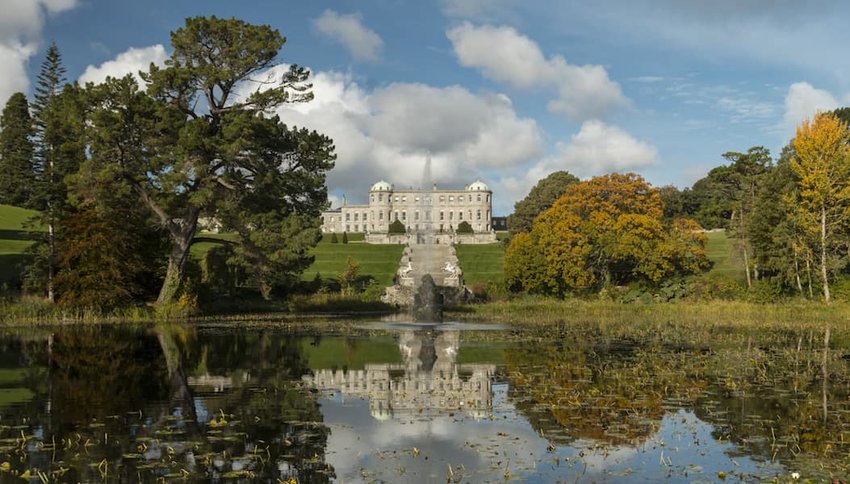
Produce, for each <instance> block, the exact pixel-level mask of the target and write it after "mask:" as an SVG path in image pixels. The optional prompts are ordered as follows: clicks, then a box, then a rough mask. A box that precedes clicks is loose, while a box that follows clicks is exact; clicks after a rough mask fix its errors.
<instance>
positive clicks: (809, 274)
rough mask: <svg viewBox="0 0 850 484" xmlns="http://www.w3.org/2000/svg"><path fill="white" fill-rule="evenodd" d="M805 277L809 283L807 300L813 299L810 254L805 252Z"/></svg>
mask: <svg viewBox="0 0 850 484" xmlns="http://www.w3.org/2000/svg"><path fill="white" fill-rule="evenodd" d="M806 276H807V279H808V281H809V299H814V298H815V293H814V292H813V291H812V253H811V251H808V250H807V251H806Z"/></svg>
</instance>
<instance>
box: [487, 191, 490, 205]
mask: <svg viewBox="0 0 850 484" xmlns="http://www.w3.org/2000/svg"><path fill="white" fill-rule="evenodd" d="M487 203H490V194H489V193H488V194H487Z"/></svg>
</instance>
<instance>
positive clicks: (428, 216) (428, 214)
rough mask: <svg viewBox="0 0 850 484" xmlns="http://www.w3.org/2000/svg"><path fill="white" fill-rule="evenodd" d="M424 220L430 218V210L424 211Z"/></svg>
mask: <svg viewBox="0 0 850 484" xmlns="http://www.w3.org/2000/svg"><path fill="white" fill-rule="evenodd" d="M425 220H431V212H425Z"/></svg>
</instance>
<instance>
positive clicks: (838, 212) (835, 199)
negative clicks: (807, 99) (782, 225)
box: [791, 113, 850, 302]
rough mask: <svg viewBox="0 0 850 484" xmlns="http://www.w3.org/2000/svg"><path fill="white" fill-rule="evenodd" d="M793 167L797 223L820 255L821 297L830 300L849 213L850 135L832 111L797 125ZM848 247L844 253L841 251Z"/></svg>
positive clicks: (844, 246)
mask: <svg viewBox="0 0 850 484" xmlns="http://www.w3.org/2000/svg"><path fill="white" fill-rule="evenodd" d="M792 144H793V146H794V151H795V155H794V157H793V158H792V159H791V169H792V170H794V173H795V174H796V175H797V177H798V179H799V181H798V183H797V185H798V188H799V195H798V196H797V197H796V198H797V199H796V200H795V201H796V203H795V204H794V205H795V206H796V213H795V214H794V215H796V219H797V220H798V221H799V222H800V225H801V226H802V228H803V230H804V231H805V233H807V234H808V237H807V239H808V240H809V241H811V245H812V246H813V247H811V248H812V249H813V250H812V251H813V252H814V253H816V254H818V258H819V259H820V260H819V261H818V262H819V266H820V267H819V269H820V270H819V272H820V279H821V284H822V286H823V299H824V301H825V302H829V301H830V290H829V278H830V274H831V273H832V272H833V270H834V269H835V267H836V265H837V259H838V257H839V251H841V252H845V253H846V243H845V242H844V240H843V237H841V235H842V234H846V233H847V228H848V211H850V131H848V129H847V125H846V124H845V123H844V122H842V121H841V120H840V119H839V118H838V117H837V116H835V115H834V114H831V113H819V114H817V115H815V117H814V119H813V120H811V121H810V120H805V121H803V122H802V123H801V124H800V125H799V126H798V127H797V135H796V136H795V137H794V140H793V141H792ZM842 248H843V249H844V250H843V251H842V250H841V249H842Z"/></svg>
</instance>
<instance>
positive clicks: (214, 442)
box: [0, 325, 333, 482]
mask: <svg viewBox="0 0 850 484" xmlns="http://www.w3.org/2000/svg"><path fill="white" fill-rule="evenodd" d="M235 334H238V333H235ZM229 336H230V335H228V334H218V335H203V334H201V335H198V334H197V333H196V332H195V330H194V329H192V328H190V327H185V326H177V325H174V326H167V325H166V326H157V327H155V328H152V329H148V330H144V329H140V330H129V329H122V328H114V327H85V328H67V329H62V330H61V331H59V332H57V333H56V334H55V335H54V336H52V337H45V338H44V339H41V340H40V341H38V342H35V343H34V346H35V347H34V348H33V351H32V356H26V353H27V352H26V351H23V350H21V351H19V355H20V356H19V357H18V358H16V359H15V361H26V360H28V359H30V360H31V359H36V360H37V359H39V358H41V359H45V358H46V357H47V355H49V359H50V362H51V375H50V377H49V383H48V384H47V385H45V386H46V387H49V388H50V390H49V391H45V392H43V393H41V394H39V396H40V397H41V398H43V400H42V402H46V404H44V403H42V404H40V405H28V406H26V407H18V408H16V412H20V413H16V414H11V415H10V414H9V413H8V412H4V413H3V418H4V421H23V422H25V423H27V424H28V426H27V427H26V428H25V429H24V430H23V431H22V430H21V428H20V427H17V428H11V427H7V428H4V427H0V442H2V440H3V439H8V441H9V442H14V441H15V440H16V439H19V438H20V437H21V435H25V436H26V439H27V440H26V441H24V440H21V441H20V442H17V443H14V444H10V445H9V446H3V445H0V461H9V462H12V463H13V466H14V467H13V470H12V471H13V473H17V474H20V473H22V472H24V471H25V470H27V469H33V468H38V469H40V470H42V471H43V472H45V476H46V477H47V478H48V479H50V480H53V479H61V480H63V481H72V482H77V481H81V482H91V481H95V480H101V479H104V478H108V479H109V480H114V479H118V480H120V481H135V480H138V479H142V480H154V479H156V478H164V477H169V476H170V477H185V478H188V479H190V480H209V479H218V478H221V477H254V478H257V479H261V480H265V481H275V480H276V479H279V478H280V479H288V478H289V477H295V478H297V479H298V481H299V482H326V481H328V480H329V479H330V478H332V477H333V470H332V469H330V468H329V467H328V466H327V465H326V464H325V463H324V446H325V444H326V441H327V428H326V427H325V426H324V425H322V424H321V414H320V412H319V408H318V405H317V404H316V402H315V399H314V398H313V396H312V395H311V394H310V393H309V392H308V391H306V390H305V389H303V386H302V383H301V379H300V376H301V375H303V374H304V373H305V372H306V371H307V370H306V363H305V361H306V360H305V359H304V357H303V355H302V354H301V350H300V345H299V343H298V339H297V338H296V337H293V336H286V335H282V334H274V333H264V334H262V335H259V336H246V335H245V334H244V333H242V334H241V336H239V337H238V338H229ZM51 341H52V343H50V344H49V343H48V342H51ZM3 344H4V345H8V343H6V342H3ZM218 350H221V358H219V356H218V354H217V351H218ZM240 352H241V354H240ZM3 358H4V362H5V361H8V360H11V357H10V355H9V353H4V355H3ZM202 358H206V360H207V361H206V362H205V364H206V365H208V367H207V369H206V370H205V373H206V372H207V370H209V369H214V370H215V371H217V372H218V373H217V375H216V376H215V377H214V378H213V379H228V380H229V381H232V382H233V385H232V386H231V387H230V388H229V389H228V390H227V391H226V392H221V393H217V394H216V393H213V392H208V391H207V390H208V389H206V388H204V387H203V386H202V384H201V386H196V387H192V386H191V385H189V383H190V382H192V381H196V383H197V381H198V380H200V381H203V379H199V378H197V376H200V375H193V374H192V373H193V372H192V371H191V370H190V369H191V368H195V367H197V366H199V365H200V363H201V360H202ZM42 376H44V375H42ZM48 394H49V395H48ZM196 408H197V409H201V410H203V412H197V413H196V412H195V410H196ZM44 412H49V413H48V414H47V415H45V413H44ZM24 417H26V418H24ZM48 420H50V422H51V424H52V425H47V424H46V423H44V424H43V423H42V422H46V421H48ZM54 442H55V446H54ZM24 444H26V445H24ZM22 445H23V446H24V448H26V449H27V450H28V452H27V453H26V454H25V459H23V460H21V459H20V455H16V454H20V450H19V449H20V448H21V446H22ZM16 449H18V450H16ZM7 452H8V453H7ZM0 478H2V475H0Z"/></svg>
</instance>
